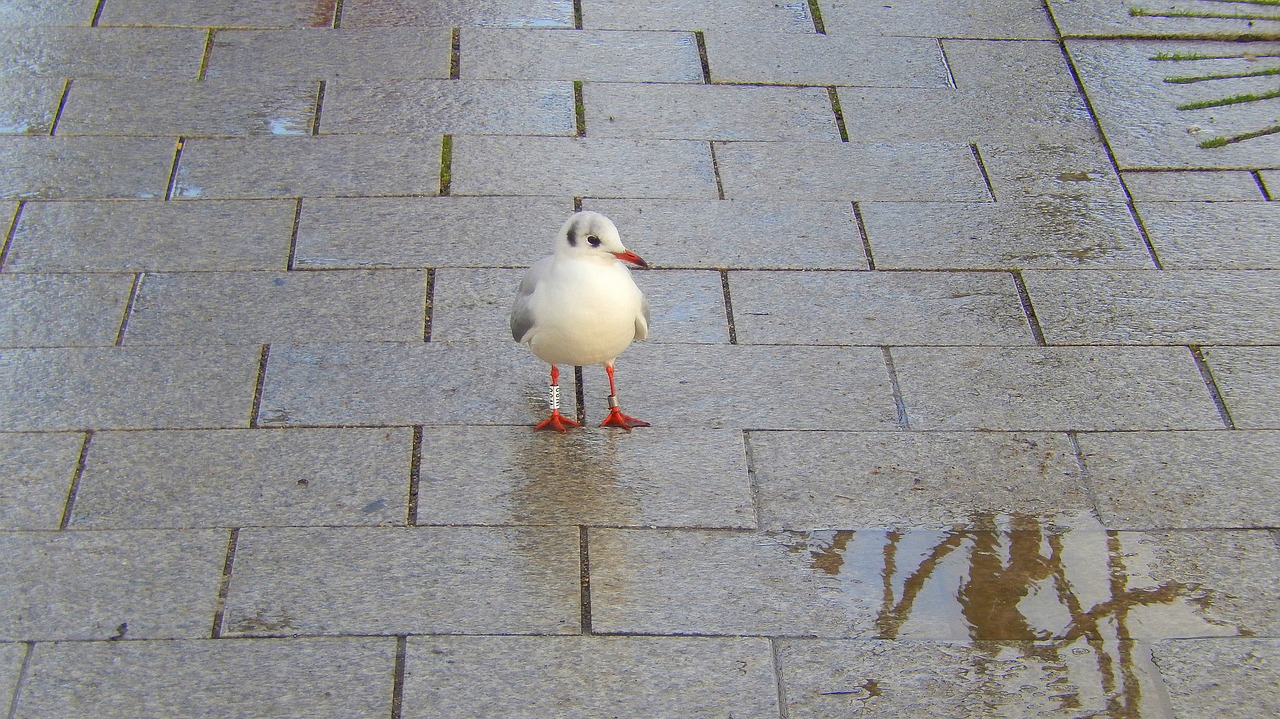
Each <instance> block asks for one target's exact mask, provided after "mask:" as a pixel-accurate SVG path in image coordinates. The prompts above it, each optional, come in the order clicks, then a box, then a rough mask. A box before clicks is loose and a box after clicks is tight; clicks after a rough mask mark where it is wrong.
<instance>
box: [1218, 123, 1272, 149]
mask: <svg viewBox="0 0 1280 719" xmlns="http://www.w3.org/2000/svg"><path fill="white" fill-rule="evenodd" d="M1278 132H1280V125H1272V126H1271V127H1264V128H1262V129H1261V130H1254V131H1253V132H1245V133H1242V134H1239V135H1231V136H1229V137H1211V138H1209V139H1208V140H1204V141H1202V142H1200V143H1199V145H1200V147H1203V148H1204V149H1206V150H1208V149H1212V148H1215V147H1222V146H1224V145H1232V144H1235V143H1237V142H1244V141H1245V140H1252V139H1254V138H1255V137H1265V136H1267V135H1274V134H1276V133H1278Z"/></svg>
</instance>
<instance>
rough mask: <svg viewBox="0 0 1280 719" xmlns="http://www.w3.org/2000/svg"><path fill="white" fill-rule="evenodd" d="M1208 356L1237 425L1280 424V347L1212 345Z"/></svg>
mask: <svg viewBox="0 0 1280 719" xmlns="http://www.w3.org/2000/svg"><path fill="white" fill-rule="evenodd" d="M1204 356H1205V359H1206V360H1207V361H1208V363H1209V369H1210V370H1211V371H1212V372H1213V378H1214V380H1215V381H1216V382H1217V384H1218V388H1219V389H1221V390H1222V398H1223V400H1224V401H1226V403H1227V411H1228V412H1230V413H1231V419H1232V420H1233V421H1234V422H1235V425H1236V427H1238V428H1240V429H1264V428H1266V429H1270V428H1277V427H1280V404H1277V402H1276V397H1278V396H1280V348H1276V347H1212V348H1206V349H1205V350H1204Z"/></svg>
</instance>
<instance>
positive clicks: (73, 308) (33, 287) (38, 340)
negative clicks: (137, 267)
mask: <svg viewBox="0 0 1280 719" xmlns="http://www.w3.org/2000/svg"><path fill="white" fill-rule="evenodd" d="M132 288H133V276H132V275H5V276H3V277H0V307H3V308H4V309H3V310H0V346H4V347H86V346H94V345H113V344H115V342H116V335H117V334H118V333H119V332H120V322H121V320H123V319H124V311H125V305H126V304H127V303H128V301H129V293H130V291H131V290H132Z"/></svg>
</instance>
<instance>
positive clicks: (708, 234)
mask: <svg viewBox="0 0 1280 719" xmlns="http://www.w3.org/2000/svg"><path fill="white" fill-rule="evenodd" d="M583 207H584V208H585V209H589V210H596V211H597V212H603V213H604V214H606V215H608V216H609V218H610V219H612V220H613V221H614V223H615V224H617V225H618V227H619V228H620V229H621V231H622V233H623V236H624V238H625V242H627V243H628V244H630V245H634V246H636V247H643V248H645V252H644V258H645V259H646V260H648V261H649V264H651V265H653V266H655V267H716V268H719V267H735V268H761V269H763V268H771V269H772V268H776V269H820V268H830V269H850V270H864V269H867V259H866V256H865V254H864V253H863V249H862V242H861V240H860V238H859V234H858V225H857V219H856V217H855V216H854V212H853V206H852V205H851V204H850V203H848V202H806V201H788V202H777V201H774V202H771V201H754V200H751V201H748V200H710V201H707V200H598V199H587V200H585V201H584V202H583ZM779 238H787V241H785V242H783V241H779Z"/></svg>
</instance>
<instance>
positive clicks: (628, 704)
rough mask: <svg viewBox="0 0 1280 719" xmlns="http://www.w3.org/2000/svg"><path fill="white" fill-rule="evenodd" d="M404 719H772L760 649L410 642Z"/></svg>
mask: <svg viewBox="0 0 1280 719" xmlns="http://www.w3.org/2000/svg"><path fill="white" fill-rule="evenodd" d="M405 669H406V677H405V687H404V717H405V718H406V719H425V718H426V717H438V716H465V715H468V714H471V713H473V712H475V711H476V709H477V706H478V705H483V707H484V709H483V712H484V715H485V716H488V717H494V719H514V718H515V717H526V716H556V717H562V718H563V719H588V718H589V717H601V716H662V717H677V716H679V717H735V718H738V719H772V718H773V717H776V716H777V715H778V697H777V692H778V686H777V680H776V679H775V677H774V673H773V652H772V649H771V647H770V645H769V642H768V641H766V640H764V639H753V638H731V639H703V638H686V637H554V638H539V637H413V638H412V639H410V641H409V647H408V656H407V657H406V659H405Z"/></svg>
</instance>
